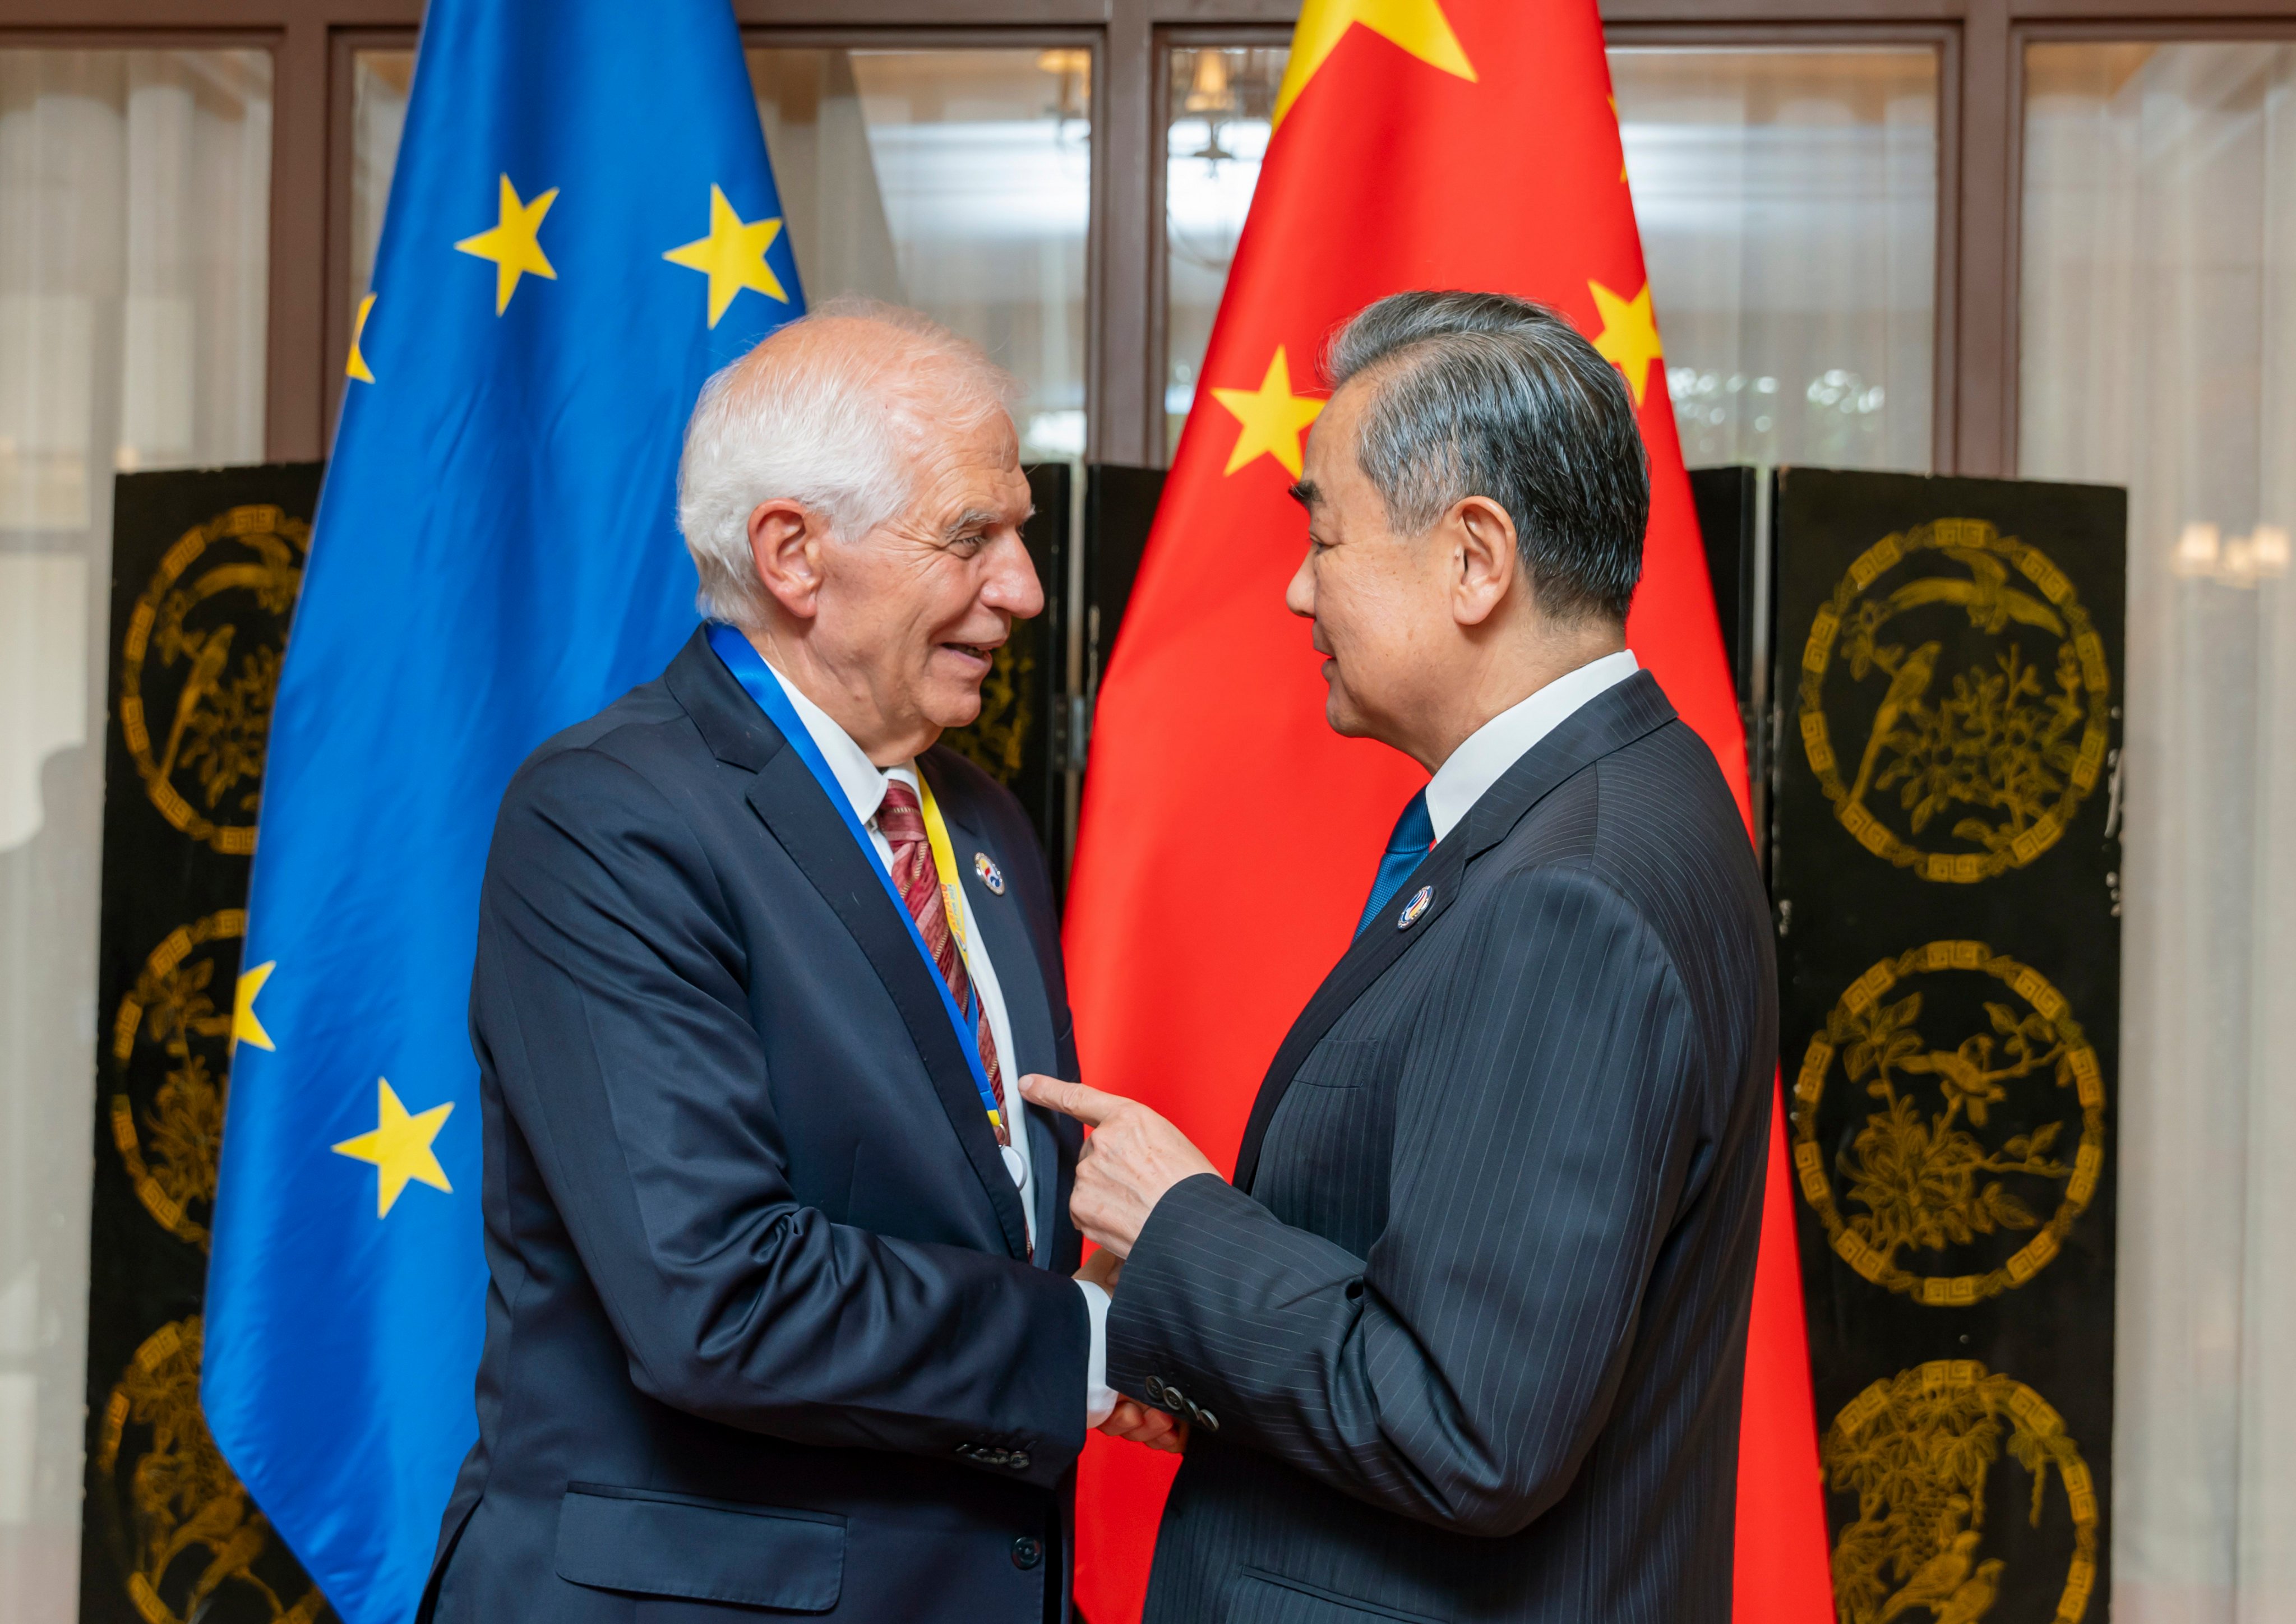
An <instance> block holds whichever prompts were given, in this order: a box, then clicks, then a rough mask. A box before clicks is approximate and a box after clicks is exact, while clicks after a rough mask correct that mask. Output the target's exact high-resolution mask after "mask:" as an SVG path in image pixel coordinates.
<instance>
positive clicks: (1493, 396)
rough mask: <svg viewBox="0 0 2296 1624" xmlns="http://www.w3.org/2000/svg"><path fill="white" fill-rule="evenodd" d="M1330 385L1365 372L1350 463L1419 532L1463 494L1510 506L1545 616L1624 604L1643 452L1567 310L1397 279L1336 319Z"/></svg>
mask: <svg viewBox="0 0 2296 1624" xmlns="http://www.w3.org/2000/svg"><path fill="white" fill-rule="evenodd" d="M1366 374H1368V379H1367V385H1368V387H1369V388H1370V389H1371V390H1373V394H1372V398H1371V401H1370V404H1369V406H1368V407H1367V408H1366V410H1365V414H1364V417H1363V426H1362V429H1361V431H1360V432H1359V434H1358V436H1357V445H1356V463H1357V466H1358V467H1359V468H1361V469H1362V470H1363V472H1364V477H1365V479H1367V480H1370V481H1371V483H1372V486H1373V488H1374V489H1376V490H1377V491H1378V492H1379V494H1380V497H1381V500H1382V502H1384V503H1385V504H1386V507H1387V517H1388V522H1389V524H1390V526H1392V527H1393V528H1394V529H1397V530H1398V531H1401V532H1402V533H1404V534H1406V535H1413V536H1415V535H1420V534H1422V533H1423V532H1424V531H1425V530H1426V529H1428V528H1429V527H1430V526H1431V525H1432V524H1434V523H1435V521H1437V520H1439V519H1440V518H1441V517H1442V516H1443V515H1444V514H1445V513H1447V512H1449V511H1450V509H1451V508H1452V506H1453V505H1454V504H1457V503H1458V502H1460V501H1462V500H1464V499H1465V498H1466V497H1468V496H1483V497H1487V498H1488V499H1489V500H1490V501H1492V502H1496V503H1497V504H1498V505H1499V506H1501V507H1503V508H1505V510H1506V513H1507V517H1509V518H1510V519H1512V520H1513V521H1514V527H1515V537H1516V549H1517V551H1518V553H1519V554H1521V561H1522V566H1523V568H1524V570H1526V571H1527V572H1528V573H1529V577H1530V580H1531V585H1532V587H1533V589H1534V590H1535V591H1536V593H1537V595H1538V603H1539V606H1540V609H1541V610H1542V611H1543V612H1544V613H1546V615H1547V616H1549V617H1550V618H1553V619H1562V620H1574V619H1584V618H1587V617H1589V616H1594V615H1601V616H1605V617H1608V618H1610V619H1619V620H1623V619H1625V618H1626V613H1627V605H1628V603H1630V602H1631V601H1632V599H1633V597H1634V595H1635V583H1636V580H1637V579H1638V578H1640V577H1641V575H1642V559H1643V530H1644V527H1645V526H1646V525H1647V524H1648V523H1649V521H1650V468H1649V463H1648V459H1647V457H1646V455H1645V454H1644V450H1643V440H1642V434H1641V431H1639V430H1638V429H1637V428H1636V423H1635V409H1634V403H1633V402H1632V400H1631V399H1629V398H1628V393H1627V386H1626V381H1625V380H1624V379H1623V378H1622V377H1620V374H1619V372H1618V369H1617V368H1615V367H1613V366H1612V365H1611V364H1610V363H1609V362H1608V361H1605V360H1604V359H1603V357H1601V356H1600V355H1599V354H1597V353H1596V352H1595V347H1594V346H1593V345H1591V344H1589V343H1588V342H1587V340H1585V339H1584V338H1582V337H1580V336H1579V332H1578V331H1577V330H1576V329H1575V328H1573V327H1572V326H1571V325H1570V323H1569V322H1568V321H1566V320H1564V319H1563V318H1562V316H1559V315H1557V314H1556V313H1555V312H1554V311H1553V310H1550V309H1548V308H1546V307H1545V306H1544V305H1535V304H1532V303H1531V302H1530V301H1529V300H1528V299H1514V298H1512V297H1510V296H1508V295H1506V294H1504V293H1397V294H1392V295H1390V297H1388V298H1386V299H1381V300H1380V301H1379V302H1378V303H1376V304H1374V305H1370V306H1367V307H1365V308H1364V309H1363V310H1362V311H1360V312H1358V313H1357V315H1356V316H1354V317H1353V318H1352V319H1351V320H1349V322H1348V324H1346V325H1345V326H1343V327H1341V329H1340V330H1339V332H1336V333H1334V334H1333V338H1332V341H1331V344H1330V346H1329V348H1328V349H1326V351H1325V353H1324V375H1325V376H1326V377H1327V378H1328V379H1329V381H1330V382H1331V385H1332V387H1333V389H1335V390H1336V389H1338V388H1339V387H1340V386H1341V385H1342V384H1344V383H1346V382H1347V381H1349V380H1350V379H1352V378H1357V377H1361V376H1365V375H1366Z"/></svg>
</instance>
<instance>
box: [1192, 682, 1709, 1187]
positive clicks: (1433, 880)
mask: <svg viewBox="0 0 2296 1624" xmlns="http://www.w3.org/2000/svg"><path fill="white" fill-rule="evenodd" d="M1673 719H1674V708H1673V707H1672V706H1671V705H1669V704H1668V703H1667V701H1666V695H1665V694H1664V693H1662V692H1661V690H1660V688H1659V685H1658V682H1657V680H1656V679H1655V678H1654V677H1652V676H1651V675H1650V673H1648V672H1647V671H1638V672H1636V674H1635V675H1634V676H1632V677H1628V678H1627V680H1626V681H1624V682H1622V683H1620V684H1618V685H1616V686H1614V687H1611V688H1609V689H1606V690H1604V691H1603V693H1598V694H1596V695H1595V697H1594V698H1593V699H1591V700H1589V701H1587V703H1585V704H1584V705H1582V706H1580V707H1579V709H1577V710H1575V711H1573V712H1572V713H1571V714H1570V716H1569V717H1566V718H1564V719H1563V721H1562V725H1561V726H1558V727H1556V728H1555V729H1554V732H1552V733H1550V734H1547V735H1546V737H1545V738H1543V739H1541V740H1540V741H1539V742H1538V743H1537V744H1535V745H1533V746H1532V747H1531V748H1530V749H1529V750H1527V751H1525V752H1524V754H1523V757H1522V759H1521V760H1519V761H1517V762H1516V763H1515V764H1514V765H1513V767H1509V768H1508V769H1507V770H1506V772H1505V774H1504V775H1502V776H1501V777H1500V779H1499V781H1498V782H1497V783H1495V784H1493V785H1492V786H1491V787H1490V788H1489V789H1488V790H1487V791H1484V793H1483V797H1482V799H1481V800H1478V801H1477V802H1476V803H1475V805H1474V807H1473V808H1472V810H1471V811H1469V813H1468V814H1467V816H1466V818H1465V820H1464V822H1463V823H1462V824H1460V825H1459V826H1458V827H1457V828H1456V829H1454V830H1452V831H1451V833H1450V834H1449V835H1448V836H1447V837H1446V838H1445V839H1444V840H1442V841H1439V842H1438V843H1437V844H1436V847H1435V849H1434V850H1432V851H1431V852H1429V853H1428V854H1427V857H1426V859H1425V860H1424V861H1423V862H1422V863H1421V864H1420V865H1419V866H1418V867H1417V868H1415V869H1414V870H1412V872H1411V877H1410V878H1409V879H1407V880H1406V881H1405V882H1403V884H1402V885H1401V886H1400V887H1399V888H1398V890H1397V891H1396V893H1395V896H1394V898H1392V899H1391V900H1390V902H1389V904H1388V907H1387V908H1386V909H1385V910H1382V913H1381V915H1380V916H1379V917H1378V918H1376V919H1374V920H1373V921H1372V922H1371V923H1369V924H1368V925H1365V927H1364V929H1363V931H1361V932H1360V933H1359V934H1358V935H1357V937H1356V939H1354V940H1353V941H1351V942H1349V944H1348V948H1347V951H1346V952H1344V953H1342V954H1341V956H1340V962H1339V963H1338V964H1334V965H1333V966H1332V971H1331V973H1330V974H1329V975H1327V976H1325V977H1324V983H1323V985H1322V986H1320V987H1318V988H1316V994H1315V997H1312V998H1310V999H1308V1006H1307V1008H1305V1009H1303V1010H1301V1011H1300V1017H1299V1019H1298V1020H1296V1021H1293V1022H1292V1029H1291V1030H1290V1031H1289V1032H1287V1033H1285V1034H1284V1037H1283V1045H1282V1046H1280V1047H1279V1048H1278V1049H1277V1050H1276V1051H1275V1060H1274V1061H1273V1062H1270V1064H1269V1065H1268V1068H1267V1079H1266V1080H1264V1081H1263V1082H1262V1083H1261V1084H1260V1086H1259V1097H1258V1098H1257V1099H1255V1100H1254V1101H1253V1102H1252V1105H1251V1119H1250V1120H1248V1121H1247V1122H1246V1123H1245V1124H1244V1129H1243V1144H1242V1148H1241V1149H1240V1150H1239V1151H1238V1152H1236V1159H1235V1181H1234V1182H1235V1187H1236V1188H1237V1189H1239V1190H1243V1191H1247V1192H1248V1191H1250V1190H1251V1184H1252V1180H1253V1179H1254V1178H1255V1177H1257V1176H1258V1174H1259V1152H1260V1149H1261V1147H1262V1145H1263V1144H1265V1143H1266V1141H1267V1128H1268V1124H1269V1123H1271V1122H1273V1121H1274V1120H1275V1111H1276V1108H1277V1107H1278V1106H1280V1105H1282V1104H1283V1096H1284V1095H1285V1093H1286V1092H1288V1091H1289V1090H1290V1088H1291V1087H1292V1076H1293V1074H1294V1073H1296V1072H1297V1071H1298V1070H1300V1063H1301V1062H1304V1061H1305V1060H1306V1059H1307V1058H1308V1051H1310V1050H1311V1049H1313V1048H1314V1047H1315V1046H1316V1045H1317V1044H1319V1043H1321V1042H1322V1041H1323V1040H1324V1033H1326V1032H1328V1031H1330V1030H1331V1029H1332V1027H1333V1023H1334V1022H1336V1021H1338V1020H1339V1018H1340V1017H1341V1015H1343V1014H1345V1013H1347V1012H1348V1010H1349V1007H1350V1006H1351V1005H1353V1004H1354V1003H1355V1001H1356V1000H1357V998H1359V997H1362V996H1363V995H1364V993H1365V991H1367V990H1368V989H1369V988H1371V986H1372V985H1373V983H1374V982H1376V981H1377V980H1379V979H1380V977H1382V975H1385V974H1386V973H1387V971H1388V968H1389V966H1390V965H1392V964H1394V963H1395V962H1396V960H1398V959H1399V958H1401V957H1402V956H1404V955H1405V954H1406V953H1407V952H1409V951H1410V950H1411V948H1412V947H1413V945H1414V944H1415V943H1416V942H1418V941H1420V940H1421V939H1423V938H1424V937H1425V936H1426V935H1427V933H1428V928H1429V927H1430V926H1431V925H1432V924H1433V923H1435V921H1436V920H1437V919H1439V918H1440V917H1441V916H1442V915H1443V913H1444V911H1445V910H1446V909H1447V908H1448V907H1449V906H1451V904H1452V903H1454V902H1456V900H1457V899H1458V897H1459V892H1460V890H1461V889H1462V887H1463V886H1464V883H1465V881H1466V873H1467V865H1469V864H1470V863H1472V861H1473V860H1474V859H1475V858H1476V857H1480V856H1481V855H1482V854H1483V853H1484V852H1485V851H1488V849H1490V848H1491V847H1493V846H1496V845H1497V844H1498V842H1499V841H1502V840H1505V838H1506V836H1507V834H1508V833H1509V832H1510V831H1511V830H1513V828H1514V826H1515V825H1516V824H1519V823H1521V821H1522V818H1523V816H1524V815H1525V814H1526V813H1528V812H1529V810H1530V809H1531V808H1533V807H1535V806H1537V805H1538V803H1539V802H1540V801H1541V800H1545V799H1546V796H1547V795H1548V794H1549V793H1550V792H1552V791H1554V789H1555V788H1556V787H1557V786H1558V785H1560V784H1562V783H1563V782H1564V781H1565V780H1567V779H1569V778H1570V777H1571V776H1573V775H1576V774H1577V773H1578V772H1579V771H1580V770H1581V769H1582V768H1584V767H1587V766H1589V765H1590V764H1592V763H1593V762H1595V761H1597V760H1599V759H1602V758H1603V757H1604V756H1606V755H1609V754H1610V753H1611V751H1612V750H1619V749H1621V748H1623V747H1624V746H1626V745H1628V744H1630V743H1632V742H1634V741H1635V740H1636V739H1639V738H1641V737H1642V736H1643V735H1644V734H1647V733H1650V732H1651V731H1652V730H1653V729H1655V728H1658V727H1660V726H1664V725H1665V724H1666V723H1667V722H1669V721H1671V720H1673ZM1422 886H1425V887H1428V888H1429V889H1430V890H1431V893H1432V894H1431V897H1430V898H1429V899H1428V904H1427V906H1426V908H1425V910H1424V911H1423V913H1421V914H1420V915H1419V916H1418V917H1417V918H1416V919H1415V920H1414V921H1413V922H1412V923H1410V924H1409V925H1404V924H1402V923H1400V921H1401V916H1402V913H1403V909H1404V908H1405V907H1406V906H1407V905H1408V903H1409V901H1410V899H1411V898H1412V897H1413V896H1414V895H1415V894H1416V893H1417V891H1418V890H1419V889H1420V888H1421V887H1422Z"/></svg>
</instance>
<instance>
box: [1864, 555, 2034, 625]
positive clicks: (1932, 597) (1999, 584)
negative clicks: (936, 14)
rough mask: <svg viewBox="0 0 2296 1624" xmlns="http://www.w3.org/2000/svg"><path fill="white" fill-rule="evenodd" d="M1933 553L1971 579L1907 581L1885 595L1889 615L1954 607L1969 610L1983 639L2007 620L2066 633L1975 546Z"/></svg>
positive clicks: (2000, 565)
mask: <svg viewBox="0 0 2296 1624" xmlns="http://www.w3.org/2000/svg"><path fill="white" fill-rule="evenodd" d="M1938 551H1939V552H1940V553H1942V554H1945V555H1946V556H1947V557H1948V558H1951V559H1954V560H1956V561H1957V562H1960V563H1962V564H1964V565H1966V566H1967V567H1968V570H1969V573H1970V577H1971V578H1970V579H1968V580H1965V581H1957V580H1955V579H1953V578H1951V577H1949V576H1943V575H1931V576H1924V577H1923V578H1921V579H1920V580H1917V581H1908V582H1907V583H1906V584H1905V585H1904V586H1900V587H1898V589H1897V591H1895V592H1893V593H1891V594H1890V613H1891V614H1898V613H1901V612H1903V611H1906V610H1908V609H1915V608H1918V607H1919V606H1920V605H1922V604H1923V603H1958V604H1960V605H1961V606H1962V607H1963V608H1964V609H1966V610H1967V611H1969V623H1970V624H1971V625H1972V626H1973V627H1977V629H1978V630H1980V631H1981V632H1983V633H1985V634H1986V635H1987V636H1999V635H2000V634H2001V633H2002V632H2004V631H2005V630H2007V629H2008V627H2009V622H2010V621H2012V620H2016V621H2019V622H2021V623H2022V624H2024V625H2026V626H2038V627H2040V628H2041V629H2042V630H2044V631H2046V632H2047V633H2048V634H2049V635H2050V636H2053V637H2062V636H2064V635H2065V623H2064V622H2063V621H2062V620H2060V619H2057V614H2056V611H2054V610H2053V609H2051V608H2050V607H2049V606H2048V605H2047V604H2046V603H2042V602H2041V600H2040V599H2038V598H2037V597H2035V596H2033V595H2031V594H2030V593H2024V592H2020V591H2018V590H2017V589H2016V588H2015V587H2013V586H2011V585H2010V584H2009V567H2008V566H2007V565H2006V564H2005V563H2003V562H2001V561H2000V560H1999V559H1997V558H1995V557H1994V556H1993V555H1992V554H1989V553H1984V552H1980V550H1979V549H1977V548H1975V547H1951V546H1948V547H1939V549H1938Z"/></svg>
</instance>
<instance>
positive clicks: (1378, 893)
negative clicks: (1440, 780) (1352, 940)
mask: <svg viewBox="0 0 2296 1624" xmlns="http://www.w3.org/2000/svg"><path fill="white" fill-rule="evenodd" d="M1434 843H1435V820H1434V819H1433V818H1431V817H1430V816H1427V791H1424V790H1422V791H1419V792H1418V793H1417V794H1416V795H1414V796H1413V797H1412V798H1411V799H1410V800H1406V801H1405V802H1404V803H1403V816H1400V817H1398V818H1397V819H1396V820H1395V833H1393V834H1390V835H1389V836H1388V837H1387V851H1386V854H1385V855H1384V856H1382V857H1381V858H1380V860H1379V873H1378V874H1376V875H1374V877H1373V879H1372V882H1371V899H1370V900H1369V901H1367V902H1365V904H1364V911H1363V917H1362V918H1361V919H1358V920H1357V921H1356V934H1357V936H1361V935H1362V934H1363V933H1364V927H1365V925H1368V924H1369V923H1371V922H1372V916H1373V915H1375V914H1377V913H1378V912H1379V911H1380V909H1382V908H1383V907H1385V906H1387V905H1388V903H1389V902H1390V901H1391V900H1392V899H1393V898H1394V896H1395V893H1396V892H1398V891H1399V890H1402V889H1403V882H1405V881H1406V880H1407V879H1409V878H1410V877H1411V871H1412V870H1413V869H1415V868H1416V867H1418V866H1419V865H1420V863H1421V861H1422V860H1423V858H1425V857H1426V856H1427V849H1428V848H1429V847H1430V846H1432V845H1433V844H1434Z"/></svg>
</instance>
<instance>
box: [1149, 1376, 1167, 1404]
mask: <svg viewBox="0 0 2296 1624" xmlns="http://www.w3.org/2000/svg"><path fill="white" fill-rule="evenodd" d="M1148 1396H1149V1397H1150V1398H1153V1399H1154V1400H1155V1401H1156V1402H1157V1403H1159V1404H1161V1403H1163V1402H1164V1383H1163V1382H1162V1381H1161V1380H1160V1378H1158V1377H1155V1376H1151V1377H1149V1378H1148Z"/></svg>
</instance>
